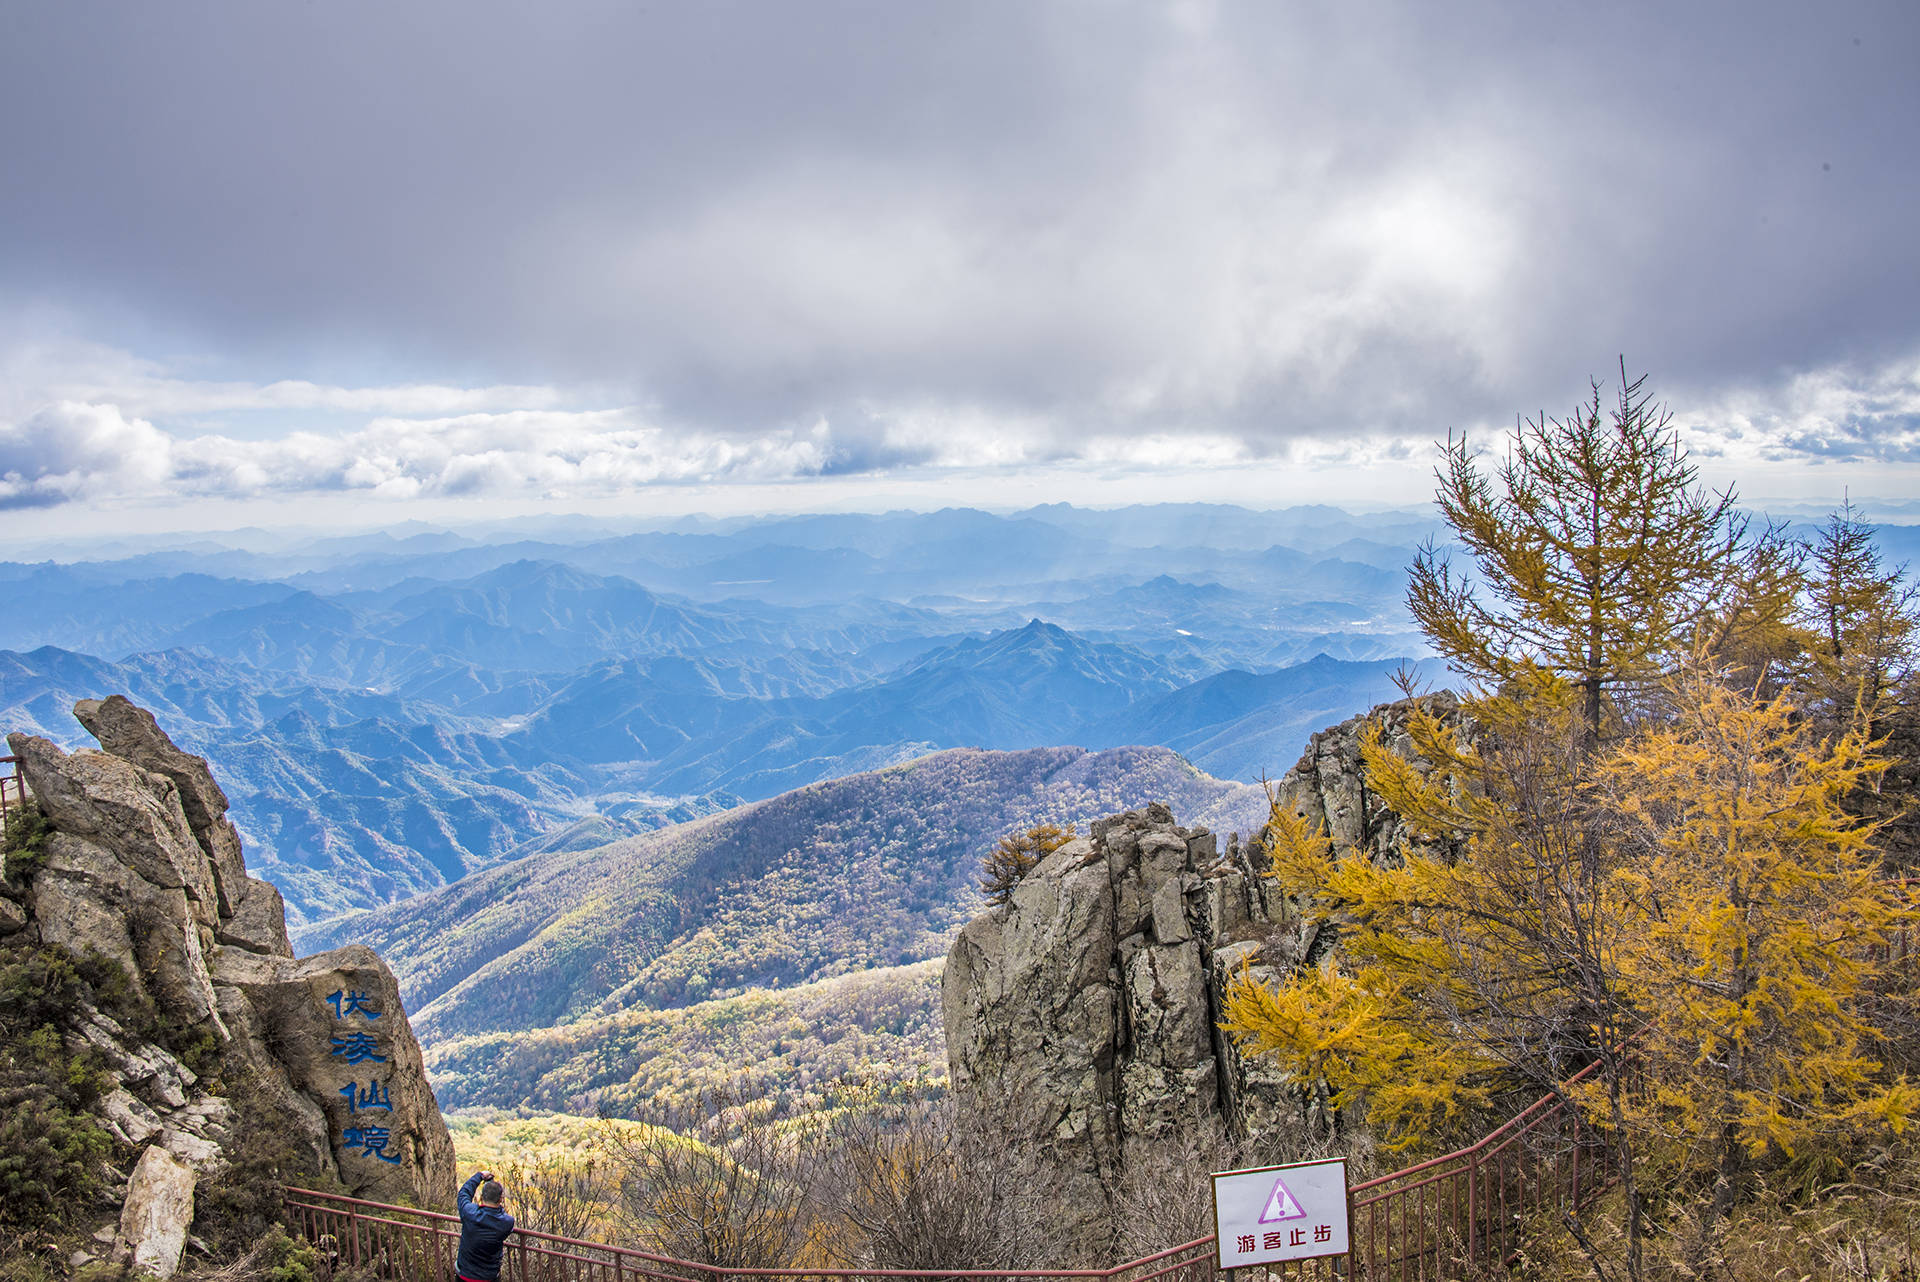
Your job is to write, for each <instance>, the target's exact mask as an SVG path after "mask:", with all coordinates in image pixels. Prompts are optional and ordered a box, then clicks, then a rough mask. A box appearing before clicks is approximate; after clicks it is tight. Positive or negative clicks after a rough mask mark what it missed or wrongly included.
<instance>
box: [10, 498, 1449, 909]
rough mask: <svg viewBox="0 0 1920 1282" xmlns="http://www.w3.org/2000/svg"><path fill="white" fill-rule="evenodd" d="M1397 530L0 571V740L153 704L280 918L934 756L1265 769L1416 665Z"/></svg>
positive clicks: (509, 543) (419, 555)
mask: <svg viewBox="0 0 1920 1282" xmlns="http://www.w3.org/2000/svg"><path fill="white" fill-rule="evenodd" d="M1430 526H1431V521H1430V520H1428V519H1426V518H1423V517H1410V516H1404V515H1402V516H1385V517H1364V518H1359V517H1352V516H1349V515H1347V514H1343V513H1337V512H1334V511H1333V510H1332V509H1319V508H1301V509H1293V510H1291V511H1283V512H1253V511H1248V510H1246V509H1237V508H1229V507H1221V506H1209V505H1189V504H1178V505H1153V506H1145V507H1140V508H1135V509H1128V510H1124V511H1118V512H1090V511H1087V510H1084V509H1077V508H1071V507H1067V506H1064V505H1046V506H1044V507H1041V508H1035V509H1030V510H1028V511H1026V512H1023V513H1015V514H1012V515H1007V516H999V515H994V514H991V513H986V512H980V511H973V510H967V509H948V510H944V511H940V512H927V513H920V512H892V513H880V514H871V515H865V514H848V515H832V516H802V517H781V518H774V519H765V520H728V521H688V522H683V523H680V524H678V525H677V526H676V527H674V528H669V529H658V530H651V531H640V532H632V531H619V532H609V531H607V530H605V529H604V528H603V527H601V526H598V525H596V524H595V523H593V522H591V521H588V520H585V519H574V520H567V521H559V520H549V521H543V522H538V523H520V524H518V525H514V526H510V527H503V528H502V531H501V532H496V533H492V534H487V535H484V536H482V537H473V536H469V535H465V534H456V533H452V532H447V531H434V530H430V529H425V528H422V527H420V526H419V525H417V524H415V525H413V526H410V527H407V528H406V529H405V530H403V531H397V532H396V534H395V535H386V534H376V535H372V536H353V537H346V538H327V539H316V540H311V541H307V542H298V541H293V540H288V539H285V538H281V537H279V536H269V535H266V534H264V533H262V532H257V531H256V532H252V533H245V532H243V533H241V534H239V535H236V536H233V539H232V542H233V543H234V544H236V545H238V546H221V545H220V542H219V540H218V539H213V538H205V539H198V540H183V541H180V542H178V543H177V544H176V545H174V546H167V545H165V544H164V543H156V544H155V545H153V546H149V547H145V548H130V547H129V548H121V549H117V553H131V555H121V556H120V559H118V560H111V561H106V560H103V561H96V562H88V563H77V564H53V563H42V564H37V565H17V564H15V565H5V564H0V585H3V586H4V589H5V592H6V600H7V604H8V607H9V608H8V609H7V610H5V611H0V647H11V648H12V650H13V653H5V654H0V719H3V720H4V722H5V724H6V726H8V727H10V728H22V729H30V730H34V731H37V732H39V733H43V734H45V735H46V736H48V737H49V738H52V739H54V740H55V741H57V742H61V743H65V744H74V743H77V742H78V741H79V740H78V735H79V728H78V727H77V726H75V725H73V724H72V723H71V718H70V717H68V716H67V713H66V706H67V705H69V704H70V703H71V702H72V701H73V700H74V699H76V698H81V697H99V696H102V695H105V694H108V693H113V692H116V691H117V692H124V693H128V694H131V695H133V696H134V697H136V698H137V699H138V700H140V701H141V702H142V703H144V704H147V705H149V706H151V707H153V708H154V709H155V710H156V711H157V712H159V713H160V714H161V715H162V716H163V717H164V718H165V719H166V720H167V722H168V724H169V725H172V726H175V727H177V728H178V733H179V734H180V735H181V737H182V739H183V741H186V742H189V743H191V744H192V745H193V747H194V749H195V750H196V751H199V752H203V753H205V754H207V755H208V756H209V758H210V759H212V760H213V761H214V763H215V766H216V768H217V769H219V770H221V771H222V773H223V776H225V777H228V778H231V779H232V780H233V789H234V805H235V814H236V818H237V820H238V822H240V823H241V824H242V825H243V826H245V828H246V829H247V833H248V837H249V840H250V842H251V849H252V850H253V851H254V852H255V857H256V860H257V862H258V864H259V866H260V867H261V869H262V870H263V872H265V873H266V874H267V875H269V876H270V877H272V878H273V879H274V880H275V881H276V882H277V883H278V884H280V885H281V887H282V889H283V891H284V892H285V893H286V895H287V897H288V904H289V911H290V914H291V915H292V916H293V917H294V918H295V919H296V920H311V919H313V918H315V917H318V916H323V915H328V914H332V913H336V912H339V911H342V910H345V909H348V908H352V907H363V906H368V905H371V904H375V903H379V902H384V901H387V900H390V899H395V898H401V897H405V896H407V895H410V894H414V893H418V892H420V891H422V890H427V889H431V888H433V887H435V886H439V885H442V884H445V882H446V881H448V880H449V879H454V878H457V877H459V876H461V875H463V874H465V873H466V872H469V871H472V870H474V869H477V868H480V867H484V866H486V865H487V864H489V863H492V862H494V861H497V860H499V859H501V858H503V857H505V856H507V855H508V854H510V853H512V852H514V851H516V850H522V851H526V850H535V849H552V848H561V847H573V846H576V845H578V844H579V843H580V842H583V841H588V840H591V839H594V838H596V837H618V836H622V835H627V834H632V833H635V832H638V831H644V830H648V829H649V828H650V827H652V826H657V825H659V824H665V823H670V822H676V821H678V820H683V819H685V818H688V817H690V816H699V815H702V814H706V813H709V812H711V811H714V810H716V809H720V808H724V807H725V806H728V805H731V804H735V803H736V802H738V801H739V800H741V799H747V800H752V799H758V798H766V797H772V796H775V795H777V794H779V793H782V792H784V791H787V790H789V789H792V788H795V787H799V786H803V785H805V784H807V783H811V782H814V781H817V780H822V779H829V778H834V777H838V776H842V775H846V774H850V773H857V772H860V771H864V770H869V769H873V768H876V767H881V766H886V765H889V764H895V763H898V762H902V761H906V760H910V759H912V758H914V757H917V756H920V755H922V754H925V753H927V752H931V751H934V750H937V749H940V748H946V747H958V746H975V747H986V748H1004V749H1019V748H1027V747H1035V746H1040V745H1044V744H1080V745H1083V746H1088V747H1095V748H1104V747H1112V746H1119V745H1123V744H1129V743H1166V744H1179V745H1181V747H1182V748H1183V750H1185V751H1188V752H1191V753H1193V754H1195V757H1196V760H1199V761H1201V762H1203V763H1204V764H1205V765H1206V767H1207V768H1208V769H1210V770H1213V771H1216V772H1223V773H1227V774H1233V775H1237V776H1239V777H1240V778H1242V779H1254V778H1258V777H1260V775H1261V774H1263V773H1272V772H1275V771H1278V770H1279V769H1282V768H1284V766H1285V765H1286V764H1287V762H1288V761H1289V760H1290V758H1291V756H1292V755H1293V754H1294V752H1295V751H1297V747H1298V745H1297V743H1293V742H1288V740H1289V739H1290V738H1291V737H1293V736H1294V735H1295V734H1296V733H1299V734H1304V732H1305V731H1306V730H1308V729H1311V728H1313V726H1312V725H1311V724H1309V722H1316V723H1317V722H1318V721H1324V720H1326V719H1328V718H1329V717H1332V716H1335V715H1337V714H1342V713H1347V712H1352V711H1355V710H1357V709H1358V708H1360V707H1363V706H1366V705H1368V704H1369V703H1371V702H1373V701H1376V700H1377V699H1378V698H1379V697H1381V696H1382V694H1383V692H1384V681H1383V672H1384V671H1386V670H1388V669H1390V668H1392V667H1394V666H1397V664H1398V662H1399V660H1398V659H1396V658H1395V657H1394V656H1397V655H1402V654H1408V655H1415V656H1417V655H1418V653H1419V650H1418V649H1417V648H1416V647H1417V645H1418V642H1417V639H1416V638H1414V636H1413V632H1412V629H1411V625H1410V624H1409V623H1408V621H1407V620H1406V619H1405V618H1404V612H1403V610H1402V607H1401V606H1400V603H1399V592H1400V583H1399V578H1398V576H1397V574H1396V573H1395V572H1394V571H1393V570H1391V569H1387V568H1383V564H1382V563H1386V564H1391V562H1392V557H1391V555H1390V552H1383V550H1382V549H1391V547H1392V546H1393V544H1394V543H1395V542H1398V541H1401V540H1405V541H1406V542H1407V543H1408V544H1409V545H1410V543H1411V541H1412V540H1413V539H1414V537H1415V536H1416V535H1419V534H1421V533H1424V532H1426V531H1427V530H1428V528H1429V527H1430ZM223 537H225V536H223ZM49 647H51V648H49ZM1316 655H1325V656H1327V659H1326V660H1325V663H1326V664H1331V665H1334V666H1330V667H1329V666H1324V665H1322V666H1318V667H1316V666H1314V665H1313V664H1307V662H1306V661H1308V660H1311V659H1314V657H1315V656H1316ZM1302 664H1306V668H1303V669H1300V670H1299V671H1297V672H1296V671H1295V669H1296V668H1298V667H1299V665H1302ZM1341 665H1344V666H1341ZM1308 669H1310V671H1309V670H1308ZM1235 671H1242V672H1245V673H1248V674H1250V677H1249V678H1248V679H1243V678H1236V677H1232V676H1231V675H1230V674H1231V673H1233V672H1235ZM1287 672H1294V673H1295V675H1294V676H1291V677H1288V676H1284V675H1282V674H1284V673H1287ZM1252 677H1258V678H1261V679H1260V680H1252V679H1251V678H1252ZM1268 677H1272V678H1274V680H1272V681H1267V680H1264V678H1268ZM1209 682H1213V683H1214V684H1213V685H1207V684H1206V683H1209ZM1229 689H1231V690H1234V691H1236V692H1238V693H1237V694H1236V695H1235V696H1234V697H1236V698H1245V699H1246V700H1248V702H1247V703H1246V704H1245V706H1243V707H1241V708H1240V709H1239V710H1238V711H1239V715H1238V716H1233V715H1230V714H1231V713H1232V712H1233V709H1232V708H1231V707H1229V704H1230V702H1231V700H1230V699H1228V698H1226V697H1224V692H1225V691H1227V690H1229ZM1183 691H1184V692H1187V693H1186V694H1184V695H1183ZM549 838H551V840H550V841H549Z"/></svg>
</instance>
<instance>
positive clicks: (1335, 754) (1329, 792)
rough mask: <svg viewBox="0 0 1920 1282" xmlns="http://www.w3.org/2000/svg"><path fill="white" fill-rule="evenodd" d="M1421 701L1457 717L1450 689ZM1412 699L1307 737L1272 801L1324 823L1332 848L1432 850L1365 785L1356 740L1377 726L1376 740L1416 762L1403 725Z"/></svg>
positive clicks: (1386, 853) (1391, 852) (1376, 854)
mask: <svg viewBox="0 0 1920 1282" xmlns="http://www.w3.org/2000/svg"><path fill="white" fill-rule="evenodd" d="M1420 702H1421V703H1423V704H1425V705H1426V706H1427V707H1428V709H1429V710H1431V711H1433V712H1435V713H1436V714H1438V715H1439V716H1440V717H1441V718H1442V719H1443V720H1450V721H1457V720H1458V718H1459V715H1460V701H1459V700H1458V699H1457V698H1455V697H1454V696H1453V694H1451V693H1450V692H1447V691H1440V692H1439V693H1436V694H1430V695H1423V696H1421V699H1420ZM1412 708H1413V701H1412V700H1408V699H1402V700H1399V701H1397V702H1395V703H1385V704H1381V705H1380V706H1379V707H1377V708H1375V709H1373V710H1372V711H1371V712H1365V713H1362V714H1361V715H1359V716H1356V717H1349V718H1347V719H1346V720H1345V721H1342V722H1341V723H1339V724H1338V725H1335V726H1329V727H1328V728H1327V729H1325V730H1321V731H1319V732H1318V733H1316V734H1315V735H1314V736H1313V737H1312V738H1311V739H1309V740H1307V750H1306V752H1305V753H1303V754H1302V755H1301V757H1300V760H1299V761H1298V762H1297V763H1296V764H1295V765H1294V767H1293V769H1291V770H1289V771H1287V773H1286V774H1285V775H1284V776H1283V777H1282V778H1281V780H1280V782H1279V784H1278V785H1276V786H1275V788H1274V803H1275V804H1276V805H1277V806H1279V807H1280V808H1281V809H1282V810H1286V811H1291V812H1292V813H1294V814H1298V815H1301V816H1303V817H1304V818H1305V819H1306V821H1307V824H1308V826H1309V827H1316V828H1323V829H1325V831H1326V833H1327V836H1328V837H1329V838H1331V839H1332V841H1333V844H1334V848H1335V849H1336V850H1360V851H1364V852H1366V855H1367V857H1368V858H1370V859H1373V860H1375V861H1376V862H1384V861H1389V860H1393V859H1397V858H1399V855H1400V851H1401V848H1402V846H1403V845H1406V844H1408V843H1411V844H1412V845H1413V846H1414V848H1416V849H1419V850H1422V851H1429V852H1430V851H1432V850H1433V849H1434V848H1433V847H1432V845H1431V843H1428V842H1425V841H1422V840H1419V839H1418V838H1416V837H1415V836H1414V835H1413V834H1411V833H1409V832H1408V831H1407V829H1406V825H1405V824H1403V823H1402V822H1401V820H1400V816H1399V815H1397V814H1395V813H1394V812H1393V811H1391V810H1389V809H1387V806H1386V803H1384V802H1383V801H1382V800H1381V799H1380V796H1379V794H1378V793H1376V792H1374V791H1373V790H1372V789H1370V788H1369V787H1368V786H1367V771H1366V764H1365V762H1363V761H1362V760H1361V756H1360V744H1361V740H1362V739H1363V738H1364V737H1365V735H1366V734H1367V733H1369V732H1370V731H1372V730H1376V729H1377V730H1378V731H1379V733H1380V736H1381V741H1382V742H1383V743H1385V744H1386V746H1387V747H1388V748H1390V749H1392V750H1393V751H1394V752H1395V753H1397V754H1398V755H1400V756H1402V757H1405V758H1407V759H1408V760H1410V761H1413V762H1415V763H1416V764H1424V763H1422V762H1421V759H1420V757H1419V754H1418V751H1417V749H1416V748H1415V747H1414V744H1413V739H1412V737H1411V735H1409V733H1408V731H1407V721H1408V716H1409V714H1410V713H1411V712H1412Z"/></svg>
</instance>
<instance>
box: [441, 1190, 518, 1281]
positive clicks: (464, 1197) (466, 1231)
mask: <svg viewBox="0 0 1920 1282" xmlns="http://www.w3.org/2000/svg"><path fill="white" fill-rule="evenodd" d="M482 1181H484V1183H483V1182H482ZM476 1188H477V1189H479V1190H480V1200H479V1201H478V1202H476V1201H474V1200H473V1191H474V1189H476ZM504 1194H505V1190H503V1189H502V1188H501V1187H500V1184H499V1182H498V1181H497V1180H495V1179H494V1178H493V1172H492V1171H476V1172H474V1174H473V1177H472V1178H471V1179H469V1180H468V1181H467V1182H466V1183H465V1184H462V1185H461V1186H460V1257H459V1259H457V1260H456V1261H454V1266H453V1270H454V1272H456V1273H458V1274H459V1275H460V1277H461V1279H462V1282H499V1279H500V1254H501V1251H502V1249H503V1244H504V1243H505V1242H506V1240H507V1234H509V1233H511V1232H513V1217H512V1216H511V1215H508V1214H507V1213H506V1211H504V1210H503V1209H501V1205H500V1202H501V1198H502V1197H503V1196H504Z"/></svg>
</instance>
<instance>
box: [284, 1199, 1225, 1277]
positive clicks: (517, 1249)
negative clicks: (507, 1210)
mask: <svg viewBox="0 0 1920 1282" xmlns="http://www.w3.org/2000/svg"><path fill="white" fill-rule="evenodd" d="M286 1210H287V1219H288V1222H289V1223H290V1225H291V1226H292V1227H293V1228H294V1230H295V1231H296V1232H298V1233H299V1234H300V1235H301V1236H302V1237H304V1238H305V1239H306V1240H307V1241H308V1242H309V1243H312V1244H313V1245H315V1246H317V1247H319V1248H320V1249H322V1250H323V1251H325V1252H327V1253H328V1255H329V1256H330V1257H331V1258H332V1260H333V1261H334V1263H335V1264H336V1266H337V1267H345V1268H350V1269H353V1270H356V1271H367V1272H371V1273H372V1274H374V1276H376V1277H379V1278H384V1279H392V1280H394V1282H453V1278H454V1276H455V1275H454V1268H453V1263H454V1258H455V1256H456V1255H457V1254H458V1253H459V1248H460V1218H459V1217H458V1216H455V1215H447V1214H444V1213H442V1212H439V1211H422V1210H419V1209H417V1208H415V1207H410V1206H393V1205H390V1204H388V1203H385V1202H368V1201H363V1200H361V1199H359V1198H352V1197H343V1196H341V1195H340V1194H337V1193H322V1192H319V1191H317V1190H314V1189H300V1188H289V1189H288V1190H287V1194H286ZM1182 1273H1185V1274H1187V1277H1186V1278H1183V1279H1181V1282H1200V1279H1202V1278H1211V1277H1213V1275H1214V1268H1213V1238H1212V1236H1211V1235H1209V1236H1207V1237H1204V1238H1198V1239H1196V1240H1194V1241H1192V1242H1187V1243H1183V1244H1182V1245H1180V1246H1176V1247H1173V1248H1171V1249H1169V1250H1165V1251H1161V1252H1159V1253H1158V1254H1156V1255H1149V1256H1146V1257H1145V1258H1143V1259H1138V1260H1130V1261H1128V1262H1127V1263H1125V1264H1121V1265H1117V1266H1115V1267H1114V1268H1111V1269H944V1270H937V1271H924V1270H913V1269H839V1268H817V1269H808V1268H793V1269H747V1268H723V1267H719V1266H715V1265H706V1264H696V1263H694V1262H692V1261H690V1260H677V1259H675V1258H673V1257H672V1256H669V1255H655V1254H653V1253H652V1252H650V1251H641V1250H636V1249H635V1248H633V1247H625V1246H609V1245H608V1244H606V1243H604V1242H587V1241H582V1240H580V1239H578V1238H567V1237H558V1236H556V1235H554V1234H551V1233H536V1232H532V1231H529V1230H525V1229H516V1230H515V1231H514V1234H513V1236H512V1237H511V1238H510V1239H508V1241H507V1244H506V1250H505V1254H504V1257H503V1258H502V1260H501V1270H500V1278H501V1282H722V1280H723V1279H741V1280H743V1282H744V1280H745V1279H768V1280H771V1279H781V1280H782V1282H801V1280H803V1279H817V1280H819V1282H829V1280H834V1282H856V1280H859V1279H867V1278H896V1279H908V1278H917V1279H924V1280H926V1282H936V1280H937V1282H948V1280H950V1279H951V1280H952V1282H959V1280H960V1279H968V1278H973V1279H994V1280H997V1282H1013V1280H1015V1279H1022V1280H1024V1279H1033V1280H1035V1282H1042V1280H1044V1279H1063V1280H1064V1279H1081V1280H1082V1282H1155V1280H1156V1279H1161V1278H1170V1277H1174V1276H1175V1275H1178V1274H1182Z"/></svg>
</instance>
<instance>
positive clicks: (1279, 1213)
mask: <svg viewBox="0 0 1920 1282" xmlns="http://www.w3.org/2000/svg"><path fill="white" fill-rule="evenodd" d="M1243 1205H1244V1203H1243ZM1306 1218H1307V1212H1306V1210H1305V1208H1303V1207H1302V1206H1301V1205H1300V1199H1299V1198H1297V1197H1295V1196H1294V1195H1293V1190H1292V1189H1290V1188H1288V1187H1287V1184H1286V1181H1285V1180H1275V1181H1274V1182H1273V1192H1271V1193H1269V1194H1267V1205H1266V1209H1265V1210H1263V1211H1261V1212H1260V1222H1261V1223H1262V1224H1272V1223H1273V1222H1274V1221H1276V1220H1304V1219H1306Z"/></svg>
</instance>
